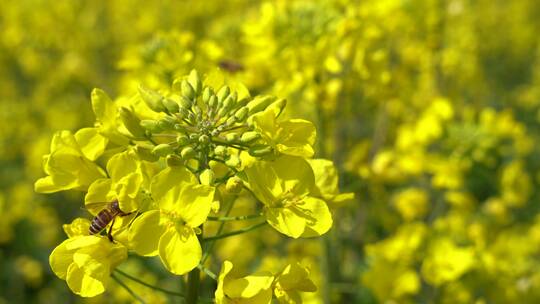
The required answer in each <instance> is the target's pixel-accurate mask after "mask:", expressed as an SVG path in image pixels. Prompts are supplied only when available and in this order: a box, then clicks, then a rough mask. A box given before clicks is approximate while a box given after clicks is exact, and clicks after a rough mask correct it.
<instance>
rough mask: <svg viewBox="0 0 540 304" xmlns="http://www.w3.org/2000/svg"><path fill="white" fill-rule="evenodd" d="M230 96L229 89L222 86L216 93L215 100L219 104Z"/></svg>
mask: <svg viewBox="0 0 540 304" xmlns="http://www.w3.org/2000/svg"><path fill="white" fill-rule="evenodd" d="M229 94H231V89H230V88H229V87H228V86H223V87H221V89H219V91H218V92H217V98H218V101H219V102H223V101H224V100H225V98H227V97H228V96H229Z"/></svg>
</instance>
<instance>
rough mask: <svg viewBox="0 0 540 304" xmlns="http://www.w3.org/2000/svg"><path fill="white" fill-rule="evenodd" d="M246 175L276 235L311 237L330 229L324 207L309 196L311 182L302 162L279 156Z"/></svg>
mask: <svg viewBox="0 0 540 304" xmlns="http://www.w3.org/2000/svg"><path fill="white" fill-rule="evenodd" d="M246 174H247V177H248V181H249V185H250V187H251V190H252V191H253V193H254V194H255V196H256V197H257V198H258V199H259V200H260V201H261V202H262V203H263V204H264V214H265V216H266V220H267V222H268V223H269V224H270V225H271V226H272V227H274V228H275V229H276V230H277V231H279V232H281V233H283V234H285V235H288V236H291V237H293V238H298V237H301V236H302V237H312V236H318V235H322V234H324V233H326V232H327V231H328V230H329V229H330V227H331V226H332V215H331V213H330V211H329V209H328V206H327V205H326V203H325V202H324V201H323V200H321V199H319V198H315V197H313V196H312V195H311V193H312V192H313V191H314V189H315V178H314V175H313V170H312V169H311V167H310V166H309V164H308V163H307V161H306V160H304V159H303V158H300V157H293V156H282V157H280V158H278V159H277V160H275V161H273V162H263V161H261V162H257V163H254V164H253V166H251V167H250V168H247V169H246Z"/></svg>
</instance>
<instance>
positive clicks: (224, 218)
mask: <svg viewBox="0 0 540 304" xmlns="http://www.w3.org/2000/svg"><path fill="white" fill-rule="evenodd" d="M261 216H262V214H250V215H239V216H221V217H220V216H209V217H208V218H207V219H208V220H209V221H220V222H229V221H243V220H252V219H256V218H259V217H261Z"/></svg>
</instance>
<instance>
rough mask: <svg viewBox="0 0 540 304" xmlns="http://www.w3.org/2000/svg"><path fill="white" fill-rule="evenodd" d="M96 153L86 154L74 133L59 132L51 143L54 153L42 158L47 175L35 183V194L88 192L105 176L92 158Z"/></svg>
mask: <svg viewBox="0 0 540 304" xmlns="http://www.w3.org/2000/svg"><path fill="white" fill-rule="evenodd" d="M95 154H96V152H94V153H90V155H86V154H85V153H84V151H83V149H82V147H81V146H80V144H79V142H78V140H77V138H76V136H74V135H73V134H72V133H71V132H69V131H60V132H58V133H56V134H55V135H54V137H53V139H52V142H51V153H50V154H47V155H45V156H44V157H43V170H44V171H45V173H47V175H48V176H47V177H43V178H40V179H39V180H37V181H36V183H35V184H34V189H35V191H36V192H41V193H51V192H58V191H62V190H69V189H76V190H86V189H87V188H88V186H89V185H90V184H91V183H92V182H94V181H95V180H96V179H99V178H102V177H104V176H105V173H104V172H103V170H102V169H101V168H100V167H98V166H97V165H96V164H94V163H93V162H92V161H91V160H90V159H89V156H90V157H93V156H95Z"/></svg>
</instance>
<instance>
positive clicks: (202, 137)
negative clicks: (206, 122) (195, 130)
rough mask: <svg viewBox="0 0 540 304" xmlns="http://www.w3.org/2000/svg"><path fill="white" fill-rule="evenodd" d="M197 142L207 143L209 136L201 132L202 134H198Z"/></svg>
mask: <svg viewBox="0 0 540 304" xmlns="http://www.w3.org/2000/svg"><path fill="white" fill-rule="evenodd" d="M199 142H200V143H201V144H207V143H209V142H210V137H208V135H206V134H203V135H201V136H199Z"/></svg>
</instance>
